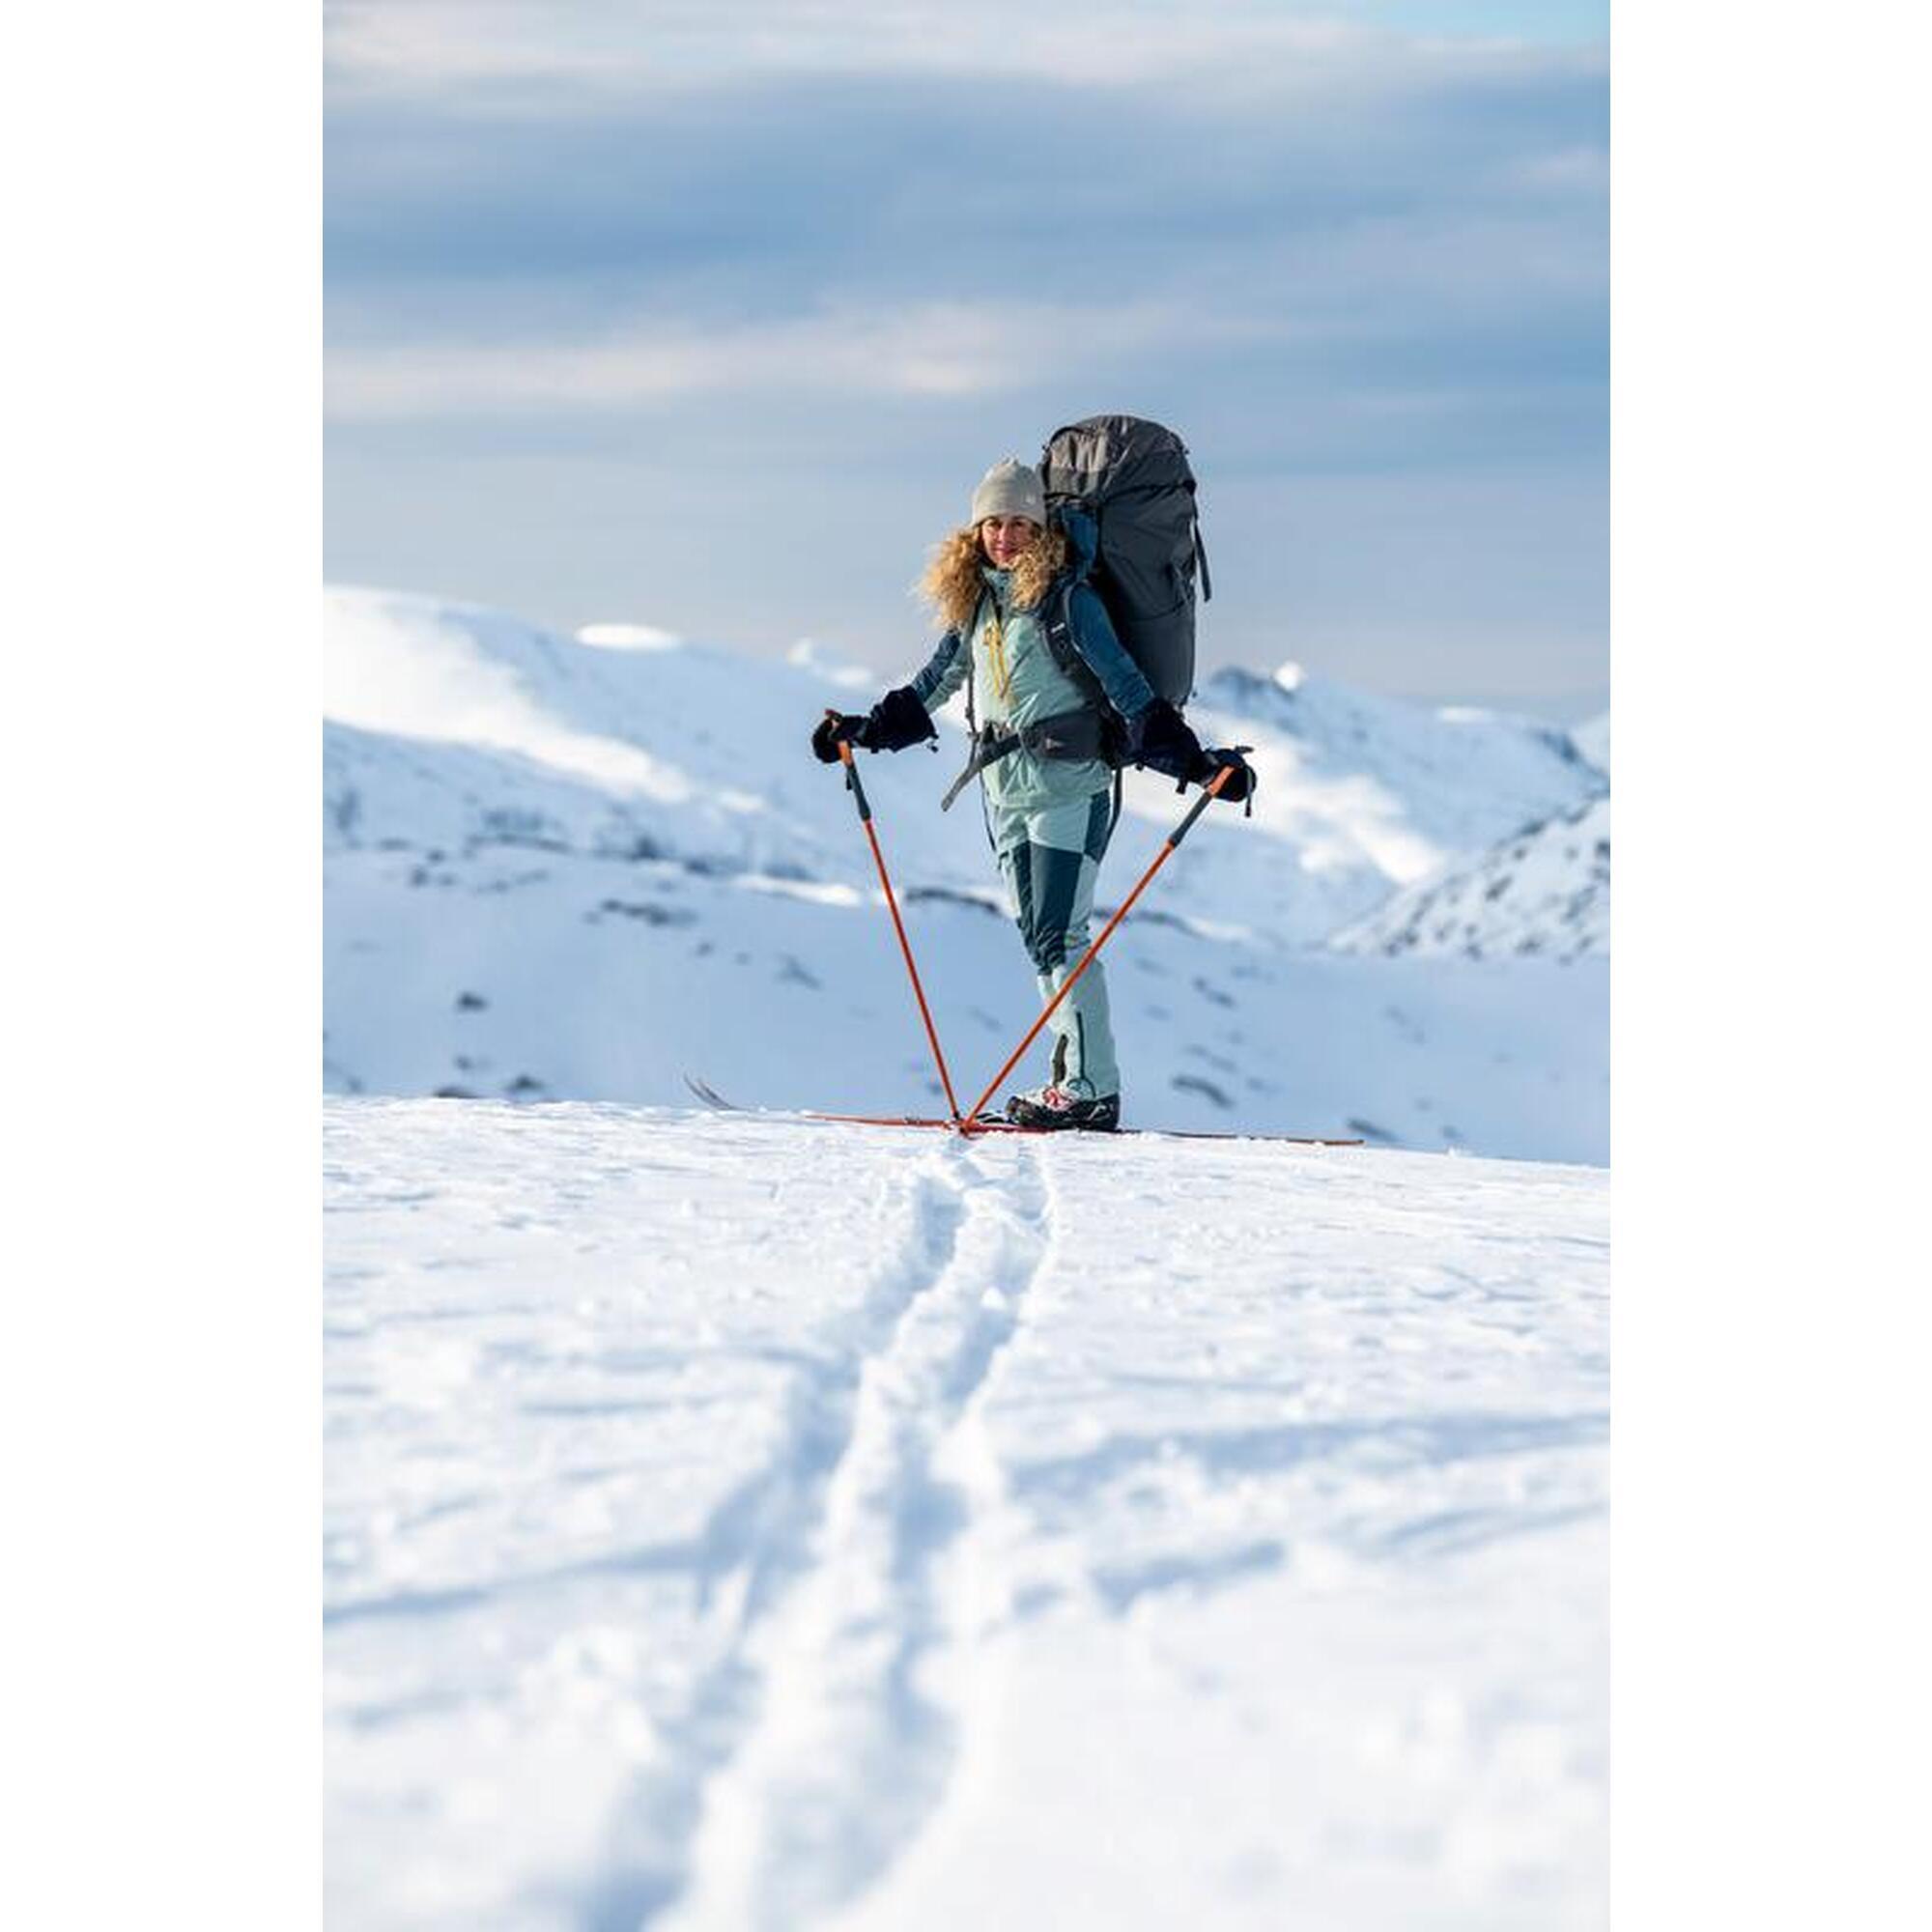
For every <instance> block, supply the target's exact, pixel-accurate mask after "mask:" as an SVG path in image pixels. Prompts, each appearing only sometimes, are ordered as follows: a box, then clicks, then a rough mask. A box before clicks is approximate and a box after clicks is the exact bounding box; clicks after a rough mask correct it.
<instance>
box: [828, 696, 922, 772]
mask: <svg viewBox="0 0 1932 1932" xmlns="http://www.w3.org/2000/svg"><path fill="white" fill-rule="evenodd" d="M938 736H939V733H938V732H937V731H935V730H934V729H933V728H932V713H931V712H929V711H928V710H927V709H926V708H925V706H924V705H923V704H922V703H921V702H920V701H919V696H918V694H917V693H916V692H915V691H914V690H913V688H912V686H911V685H909V684H902V685H900V686H899V688H898V689H897V690H896V691H889V692H887V693H886V695H885V696H883V697H882V698H880V699H879V701H878V703H876V704H875V705H873V706H872V709H871V711H870V713H869V714H868V715H867V719H866V726H865V729H864V730H862V731H861V732H860V733H859V740H858V742H859V743H860V744H862V745H863V746H865V748H866V749H867V751H868V752H903V751H904V750H905V748H906V747H907V746H908V745H923V744H924V743H925V741H926V740H927V739H928V738H937V737H938ZM833 755H834V756H835V757H836V756H837V755H838V754H837V753H834V754H833Z"/></svg>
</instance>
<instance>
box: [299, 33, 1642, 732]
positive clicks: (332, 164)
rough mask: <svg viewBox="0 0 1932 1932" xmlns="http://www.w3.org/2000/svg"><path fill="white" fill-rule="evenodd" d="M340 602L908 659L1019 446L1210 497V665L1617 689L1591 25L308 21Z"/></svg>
mask: <svg viewBox="0 0 1932 1932" xmlns="http://www.w3.org/2000/svg"><path fill="white" fill-rule="evenodd" d="M325 35H326V44H327V63H328V69H327V128H326V163H325V166H326V177H325V179H326V208H325V234H326V244H327V252H326V282H327V364H326V382H325V390H326V407H327V434H326V536H325V559H326V567H327V573H328V575H329V577H330V578H331V579H332V580H334V581H337V582H356V583H368V584H381V585H385V586H389V587H393V588H399V589H409V590H420V591H427V592H431V593H435V594H440V595H443V596H448V597H454V598H460V599H464V600H469V601H474V602H478V603H485V604H494V605H499V606H502V607H505V608H508V609H510V610H513V611H517V612H519V613H520V614H522V615H525V616H527V617H530V618H533V619H536V620H538V621H541V622H545V623H549V624H554V625H556V626H558V627H560V628H564V629H575V628H577V627H579V626H581V625H582V624H585V623H590V622H599V621H602V622H612V621H619V622H635V623H646V624H652V625H657V626H660V627H663V628H665V629H668V630H670V631H673V632H676V633H678V634H680V635H683V636H687V637H694V638H704V639H717V640H719V641H723V642H728V643H731V644H734V645H737V646H739V647H741V648H747V649H750V650H753V651H755V652H759V653H770V654H778V653H781V652H783V651H785V650H787V649H789V648H790V647H791V646H792V645H793V644H794V643H796V642H797V641H798V640H799V639H805V638H810V639H813V640H814V641H816V642H817V643H819V644H820V645H822V646H825V647H827V648H829V649H830V650H833V651H835V652H838V653H840V654H843V655H845V656H847V657H851V658H855V659H858V660H860V661H862V662H864V663H867V664H868V665H870V666H872V667H873V668H876V669H877V670H878V671H879V672H880V674H881V678H882V681H885V682H898V681H902V680H903V678H904V677H905V676H906V675H908V674H909V673H910V672H911V671H912V670H913V669H914V668H917V666H918V665H919V663H920V662H922V661H923V657H924V655H925V652H926V649H927V648H928V647H929V642H930V636H931V632H930V625H929V623H928V620H927V616H926V613H925V612H924V611H923V610H922V608H921V607H920V605H919V603H918V601H917V599H916V597H915V596H914V594H913V590H912V585H913V584H914V582H915V581H916V580H917V578H918V576H919V574H920V571H921V568H922V566H923V560H924V556H925V554H926V552H927V550H928V549H929V547H930V546H931V544H932V543H933V542H934V541H936V540H937V539H938V538H939V537H940V536H942V535H943V534H944V533H945V532H946V531H948V530H949V529H952V528H953V527H955V526H957V525H959V524H960V523H963V522H964V521H965V518H966V514H967V503H968V500H969V497H970V495H971V491H972V487H973V484H974V482H975V481H976V480H977V479H978V477H979V476H980V473H981V471H982V470H983V469H985V468H986V467H987V466H988V465H990V464H991V463H993V462H994V461H996V460H997V459H998V458H1000V457H1002V456H1005V455H1008V454H1016V455H1020V456H1023V457H1027V458H1029V459H1031V458H1033V457H1035V456H1037V451H1038V448H1039V445H1040V443H1041V441H1042V440H1044V438H1045V437H1046V435H1047V434H1048V433H1049V432H1050V431H1051V430H1052V429H1054V428H1055V427H1056V426H1057V425H1059V424H1061V423H1064V422H1067V421H1071V420H1074V419H1075V418H1077V417H1080V416H1083V415H1088V414H1092V413H1094V412H1101V411H1122V412H1127V413H1132V414H1137V415H1146V416H1152V417H1155V418H1157V419H1159V420H1161V421H1163V422H1166V423H1168V424H1169V425H1170V426H1172V427H1173V428H1175V429H1177V430H1178V431H1179V433H1180V434H1181V436H1182V437H1183V438H1184V439H1185V440H1186V442H1187V444H1188V446H1189V449H1190V451H1191V453H1192V456H1193V460H1194V466H1195V469H1196V471H1197V474H1198V475H1199V477H1200V479H1201V508H1202V518H1203V525H1204V529H1205V532H1206V536H1207V541H1208V553H1209V556H1210V560H1211V564H1212V570H1213V580H1214V592H1215V594H1214V598H1213V601H1212V603H1211V604H1209V605H1208V606H1206V607H1205V608H1204V610H1203V611H1202V612H1201V617H1200V652H1201V661H1202V665H1203V667H1204V668H1214V667H1216V666H1219V665H1223V664H1242V665H1247V666H1250V667H1252V668H1257V669H1270V668H1273V667H1275V666H1276V665H1279V664H1281V663H1284V662H1289V661H1293V662H1295V663H1298V664H1300V665H1302V666H1303V667H1304V668H1308V669H1310V670H1314V671H1317V672H1325V673H1327V674H1329V675H1332V676H1336V677H1339V678H1344V679H1347V680H1349V681H1350V682H1352V683H1356V684H1360V685H1364V686H1367V687H1369V688H1372V689H1376V690H1380V691H1384V692H1389V693H1393V694H1397V695H1401V696H1414V697H1421V698H1426V699H1431V700H1436V701H1441V700H1460V701H1468V702H1486V703H1498V704H1506V705H1511V706H1514V707H1517V708H1520V709H1523V710H1528V711H1534V712H1539V713H1543V714H1546V715H1549V716H1553V717H1562V718H1569V719H1580V718H1583V717H1586V716H1589V715H1591V714H1592V713H1593V712H1595V711H1598V710H1601V709H1602V708H1603V706H1604V704H1605V702H1606V701H1607V686H1608V675H1609V673H1608V614H1609V613H1608V551H1609V529H1608V522H1609V517H1608V481H1609V479H1608V375H1609V370H1608V320H1609V311H1608V275H1609V259H1608V257H1609V248H1608V185H1609V180H1608V128H1609V121H1608V116H1609V99H1608V45H1607V40H1608V18H1607V7H1606V4H1575V3H1574V0H1311V4H1306V5H1302V4H1287V3H1286V0H1275V4H1263V0H1197V4H1194V5H1191V6H1189V7H1188V8H1186V9H1180V8H1176V7H1174V6H1172V5H1169V4H1160V5H1153V4H1132V0H1128V3H1127V4H1122V0H1110V4H1104V5H1102V4H1097V0H1067V4H1063V5H1056V6H1054V7H1052V8H1027V7H1021V6H1016V5H1011V4H1008V0H984V4H980V5H976V6H973V7H970V8H958V9H952V8H944V7H935V6H929V5H924V4H901V5H878V6H854V5H846V4H838V3H837V0H668V4H617V0H610V4H596V3H595V0H332V4H329V5H328V6H327V10H326V13H325Z"/></svg>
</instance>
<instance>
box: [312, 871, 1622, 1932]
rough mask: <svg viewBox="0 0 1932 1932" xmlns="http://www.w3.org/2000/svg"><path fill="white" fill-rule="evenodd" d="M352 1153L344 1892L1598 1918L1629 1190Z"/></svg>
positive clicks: (332, 1221) (336, 1688)
mask: <svg viewBox="0 0 1932 1932" xmlns="http://www.w3.org/2000/svg"><path fill="white" fill-rule="evenodd" d="M821 916H823V917H827V918H831V917H838V916H841V915H839V914H838V913H837V912H836V910H833V909H827V910H826V911H824V912H823V914H822V915H821ZM953 916H954V917H956V918H958V919H959V920H960V921H962V922H965V921H968V920H971V919H973V918H976V917H979V916H978V915H973V914H969V913H964V912H956V913H955V914H954V915H953ZM987 923H989V924H990V922H987ZM1374 963H1375V962H1359V961H1358V962H1352V966H1353V969H1355V970H1359V969H1360V968H1361V967H1362V966H1363V965H1364V964H1370V965H1373V964H1374ZM1384 963H1386V962H1384ZM326 1137H327V1295H326V1310H325V1313H326V1344H325V1363H326V1368H327V1394H326V1406H325V1422H326V1429H327V1499H326V1512H327V1521H326V1586H325V1587H326V1619H327V1635H326V1661H327V1679H326V1698H327V1883H328V1890H329V1897H328V1910H329V1916H330V1922H331V1923H341V1924H345V1925H349V1924H354V1925H356V1926H358V1927H362V1926H367V1927H389V1926H396V1927H400V1926H405V1925H407V1926H411V1927H437V1926H452V1927H453V1926H465V1927H468V1926H474V1925H479V1924H490V1925H502V1926H530V1927H540V1926H637V1925H641V1924H650V1925H652V1926H665V1927H682V1928H706V1927H718V1928H724V1927H731V1928H737V1927H760V1926H772V1927H815V1926H836V1927H843V1928H867V1932H877V1928H888V1927H894V1928H895V1927H904V1926H919V1927H921V1928H934V1932H946V1928H950V1927H959V1928H967V1927H972V1928H980V1927H983V1926H987V1925H994V1924H997V1925H1001V1926H1011V1927H1019V1928H1027V1927H1034V1926H1039V1927H1046V1926H1052V1927H1087V1926H1094V1927H1099V1926H1106V1927H1123V1928H1133V1927H1143V1926H1144V1927H1161V1928H1167V1927H1171V1926H1173V1925H1175V1924H1177V1923H1179V1922H1191V1923H1202V1924H1212V1925H1216V1926H1223V1925H1225V1926H1233V1927H1244V1926H1255V1927H1261V1926H1267V1927H1275V1926H1280V1925H1284V1924H1293V1923H1300V1924H1311V1925H1340V1924H1347V1925H1348V1926H1350V1928H1361V1932H1374V1928H1378V1927H1403V1928H1413V1927H1459V1928H1460V1927H1468V1928H1475V1927H1482V1928H1486V1929H1487V1928H1510V1927H1524V1928H1529V1927H1535V1928H1538V1932H1546V1928H1564V1927H1571V1926H1584V1925H1590V1926H1595V1925H1599V1924H1601V1923H1602V1922H1603V1919H1604V1916H1605V1869H1606V1867H1605V1779H1606V1765H1605V1757H1606V1745H1605V1697H1606V1689H1607V1685H1606V1674H1607V1655H1606V1617H1607V1583H1606V1544H1607V1528H1606V1522H1605V1509H1606V1493H1607V1489H1606V1483H1607V1470H1606V1441H1605V1437H1606V1410H1607V1396H1608V1389H1607V1356H1606V1348H1607V1301H1606V1294H1607V1278H1606V1277H1607V1255H1606V1223H1607V1208H1608V1185H1607V1176H1606V1175H1605V1173H1604V1171H1603V1170H1601V1169H1598V1168H1591V1167H1576V1166H1560V1165H1556V1164H1552V1163H1548V1162H1543V1163H1535V1164H1527V1163H1518V1162H1508V1161H1499V1160H1490V1159H1482V1158H1475V1157H1469V1156H1459V1157H1444V1156H1442V1155H1440V1154H1420V1153H1406V1152H1400V1151H1388V1150H1384V1149H1374V1148H1366V1149H1316V1148H1296V1147H1288V1146H1284V1145H1279V1144H1268V1143H1263V1142H1257V1141H1225V1142H1214V1141H1192V1142H1172V1141H1163V1140H1158V1139H1152V1138H1142V1139H1134V1140H1120V1141H1106V1142H1103V1141H1099V1140H1095V1139H1086V1138H1082V1139H1078V1140H1065V1139H1039V1140H1036V1139H1009V1140H1002V1141H984V1140H981V1141H976V1142H973V1143H970V1144H966V1143H961V1142H959V1141H958V1140H956V1139H954V1138H952V1137H941V1136H936V1135H923V1134H919V1133H911V1132H895V1131H892V1130H883V1129H880V1130H872V1129H863V1128H857V1129H855V1128H840V1127H832V1126H825V1125H819V1124H814V1123H809V1122H802V1121H798V1120H795V1119H787V1118H778V1117H762V1116H741V1115H706V1114H698V1113H694V1112H692V1111H690V1110H679V1109H667V1108H657V1107H639V1106H633V1105H617V1104H592V1103H585V1102H570V1103H561V1104H552V1105H536V1106H516V1105H510V1104H507V1103H503V1102H491V1101H447V1100H444V1101H438V1100H427V1099H384V1100H377V1099H345V1098H336V1099H331V1100H329V1101H328V1102H327V1103H326Z"/></svg>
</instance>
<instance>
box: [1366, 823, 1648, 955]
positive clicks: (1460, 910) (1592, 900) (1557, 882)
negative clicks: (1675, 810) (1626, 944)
mask: <svg viewBox="0 0 1932 1932" xmlns="http://www.w3.org/2000/svg"><path fill="white" fill-rule="evenodd" d="M1333 943H1334V945H1335V947H1336V949H1337V950H1338V951H1340V952H1387V953H1405V952H1410V953H1438V954H1439V953H1460V954H1462V955H1463V957H1465V958H1469V959H1493V958H1498V957H1501V956H1503V955H1506V954H1510V953H1515V954H1518V955H1520V956H1528V955H1532V954H1533V955H1538V956H1542V957H1545V958H1551V959H1577V958H1580V957H1582V956H1583V955H1584V954H1586V953H1604V952H1608V951H1609V950H1610V802H1609V800H1608V799H1607V798H1599V799H1593V800H1591V802H1590V803H1589V804H1588V805H1586V806H1584V807H1582V808H1581V810H1577V811H1573V812H1566V813H1564V814H1563V815H1562V816H1561V817H1559V818H1547V819H1544V820H1542V821H1541V822H1540V823H1538V824H1535V825H1531V826H1528V827H1526V828H1525V829H1524V830H1523V831H1521V832H1520V833H1518V834H1516V835H1515V837H1513V838H1506V839H1504V840H1503V841H1502V843H1501V844H1499V845H1494V846H1492V847H1491V849H1490V850H1489V851H1487V852H1485V853H1484V854H1483V855H1482V857H1481V858H1479V859H1477V860H1476V861H1475V862H1474V863H1473V864H1470V865H1467V866H1459V867H1452V868H1451V869H1449V870H1448V871H1446V872H1445V873H1443V874H1442V875H1440V876H1439V877H1435V878H1432V879H1429V880H1427V881H1425V882H1424V883H1423V884H1421V885H1419V886H1410V887H1408V888H1406V890H1405V891H1403V892H1400V893H1398V894H1397V895H1395V896H1394V897H1393V898H1392V899H1390V900H1389V901H1388V902H1387V904H1385V905H1382V906H1379V907H1378V908H1377V909H1376V911H1374V912H1372V913H1371V914H1370V915H1369V916H1368V918H1367V919H1365V920H1361V921H1358V922H1357V923H1355V924H1353V925H1350V926H1348V927H1345V928H1344V929H1343V930H1342V931H1341V932H1339V933H1337V934H1336V935H1335V939H1334V942H1333Z"/></svg>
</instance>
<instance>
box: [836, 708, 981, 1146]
mask: <svg viewBox="0 0 1932 1932" xmlns="http://www.w3.org/2000/svg"><path fill="white" fill-rule="evenodd" d="M825 715H826V716H827V717H828V718H836V717H837V716H838V713H837V712H836V711H828V712H827V713H826V714H825ZM838 756H839V758H840V759H841V760H842V761H843V763H844V766H845V785H846V789H847V790H848V791H850V792H851V794H852V797H853V799H854V801H855V802H856V803H857V805H858V808H859V823H860V824H861V825H863V826H864V827H865V828H866V837H867V838H868V839H870V840H871V844H872V863H873V864H874V865H876V866H877V867H878V868H879V883H880V885H882V886H883V887H884V888H885V889H886V905H887V908H888V909H889V910H890V911H891V913H892V916H893V930H894V931H895V932H896V933H897V934H898V936H899V951H900V952H903V953H904V954H905V963H906V971H907V972H908V973H909V974H910V975H911V976H912V994H913V998H914V999H916V1000H917V1001H918V1002H919V1016H920V1018H921V1019H923V1021H924V1022H925V1037H926V1038H927V1039H928V1040H930V1041H931V1042H932V1058H933V1060H934V1062H935V1064H936V1065H938V1067H939V1084H940V1085H941V1086H942V1087H944V1088H945V1089H946V1104H947V1106H948V1107H950V1108H951V1109H952V1118H953V1120H954V1122H957V1121H958V1119H959V1102H958V1101H957V1100H956V1099H955V1098H954V1097H953V1094H952V1074H950V1073H949V1072H947V1070H946V1056H945V1054H943V1053H942V1052H940V1050H939V1035H938V1034H937V1033H936V1032H935V1031H934V1029H933V1024H932V1010H931V1009H930V1008H929V1007H927V1005H926V1004H925V988H924V987H923V986H922V985H921V984H920V983H919V968H918V967H917V966H915V965H914V964H913V960H912V942H911V941H910V940H909V939H907V938H906V929H905V922H904V921H903V920H901V919H900V918H899V902H898V900H897V899H896V898H895V897H894V895H893V882H892V880H891V879H890V878H888V877H887V875H886V855H885V854H884V853H883V852H881V851H880V850H879V835H878V834H877V832H875V831H874V830H873V829H872V807H871V803H870V801H869V800H867V797H866V787H865V786H864V785H863V784H861V783H860V782H859V767H858V766H857V765H856V764H854V763H853V761H852V747H851V746H850V745H849V744H847V743H846V742H845V741H844V740H843V739H842V738H841V739H840V740H839V741H838Z"/></svg>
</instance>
